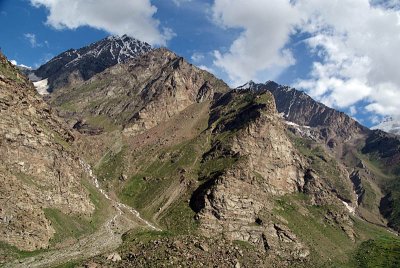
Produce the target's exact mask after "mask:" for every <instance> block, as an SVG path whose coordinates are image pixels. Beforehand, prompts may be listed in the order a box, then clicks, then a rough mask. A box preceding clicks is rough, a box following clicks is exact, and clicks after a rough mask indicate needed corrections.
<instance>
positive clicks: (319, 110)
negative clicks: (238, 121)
mask: <svg viewBox="0 0 400 268" xmlns="http://www.w3.org/2000/svg"><path fill="white" fill-rule="evenodd" d="M240 89H250V90H252V91H265V90H268V91H270V92H271V93H272V94H273V95H274V97H275V102H276V106H277V110H278V112H279V113H281V114H282V116H283V119H284V120H286V121H287V124H288V128H289V129H290V130H291V132H292V133H293V134H294V142H295V144H297V145H298V146H300V151H302V152H303V153H305V154H306V156H307V157H308V158H309V157H310V153H311V152H313V151H314V152H315V151H316V150H315V149H313V147H314V148H315V147H318V146H321V145H322V147H321V148H322V149H323V150H322V151H321V152H325V153H324V154H327V155H328V156H329V155H330V156H329V157H328V159H329V158H332V160H329V161H333V163H334V164H333V166H336V167H335V169H336V171H334V170H333V171H332V172H331V173H332V174H331V175H330V176H327V177H330V178H331V179H330V183H329V184H330V185H331V186H332V187H333V188H334V189H335V190H336V191H337V192H338V194H339V196H340V197H341V198H342V199H343V200H346V201H348V202H352V203H353V205H354V206H356V207H357V212H358V213H359V214H360V215H361V216H362V217H363V218H365V219H366V220H368V221H370V222H374V223H376V224H383V225H386V224H387V223H386V221H385V220H384V219H383V217H384V218H386V219H387V220H389V225H390V226H392V227H393V226H395V224H393V222H400V218H399V215H398V212H397V209H393V208H392V207H393V206H394V207H396V205H395V204H397V203H398V201H397V200H398V196H399V195H400V192H399V188H398V187H397V186H396V185H397V184H398V183H397V181H398V179H399V178H398V170H399V169H400V159H399V155H400V151H399V148H398V146H397V144H398V138H397V137H396V136H395V135H390V134H386V133H384V132H380V131H371V130H369V129H368V128H366V127H364V126H362V125H360V124H359V123H358V122H356V121H355V120H354V119H352V118H351V117H350V116H348V115H346V114H344V113H342V112H339V111H336V110H334V109H331V108H329V107H327V106H325V105H323V104H321V103H319V102H317V101H315V100H313V99H312V98H311V97H310V96H308V95H307V94H305V93H304V92H301V91H298V90H296V89H294V88H290V87H287V86H281V85H278V84H276V83H275V82H272V81H268V82H267V83H265V84H256V83H253V82H249V83H248V84H246V85H244V86H242V87H240ZM325 147H326V148H325ZM322 159H323V161H320V160H321V159H319V158H314V159H310V158H309V160H311V163H312V164H313V166H314V168H317V167H318V166H321V163H323V162H324V161H325V162H326V161H327V160H326V159H327V158H326V157H325V156H322ZM331 166H332V165H331ZM320 169H321V167H320ZM323 169H325V171H326V170H328V169H326V168H323ZM321 171H322V169H321ZM327 175H329V174H327ZM350 182H351V183H352V184H353V187H352V188H353V190H354V192H355V193H356V195H354V194H353V193H352V192H351V191H349V190H345V189H346V188H347V189H349V183H350ZM343 186H345V188H343ZM395 228H396V229H398V227H395Z"/></svg>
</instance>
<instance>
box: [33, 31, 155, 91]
mask: <svg viewBox="0 0 400 268" xmlns="http://www.w3.org/2000/svg"><path fill="white" fill-rule="evenodd" d="M150 50H151V47H150V45H149V44H147V43H144V42H141V41H139V40H136V39H134V38H131V37H129V36H126V35H124V36H122V37H119V36H110V37H107V38H105V39H103V40H100V41H98V42H95V43H93V44H90V45H88V46H86V47H83V48H80V49H70V50H68V51H65V52H64V53H61V54H60V55H58V56H56V57H54V58H53V59H51V60H50V61H49V62H47V63H46V64H44V65H42V66H40V68H39V69H37V70H35V71H34V72H33V74H34V75H32V74H31V78H33V79H34V80H35V81H37V80H46V79H47V83H48V86H49V88H48V90H49V91H50V92H51V91H55V90H56V89H58V88H60V87H62V86H65V85H69V84H74V83H75V82H78V81H86V80H88V79H89V78H91V77H92V76H93V75H95V74H97V73H100V72H102V71H104V70H105V69H107V68H109V67H111V66H114V65H115V64H117V63H122V62H127V61H129V60H131V59H134V58H136V57H138V56H140V55H142V54H143V53H146V52H148V51H150Z"/></svg>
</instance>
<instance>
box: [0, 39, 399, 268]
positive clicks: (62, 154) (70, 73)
mask: <svg viewBox="0 0 400 268" xmlns="http://www.w3.org/2000/svg"><path fill="white" fill-rule="evenodd" d="M0 67H1V69H0V71H1V72H0V86H1V92H0V109H1V117H0V133H1V137H2V139H1V143H0V148H1V155H0V160H1V162H0V179H1V180H2V181H1V185H2V186H1V197H0V198H1V199H0V202H1V210H0V228H1V229H0V232H1V234H2V236H0V241H1V242H0V262H1V264H2V265H5V266H6V267H57V266H59V265H67V266H68V267H70V266H72V267H202V266H205V267H235V268H238V267H371V266H368V264H373V265H375V267H382V265H383V264H384V265H387V266H389V267H397V266H396V265H397V264H398V259H399V255H398V251H399V249H400V240H399V238H398V232H399V231H400V212H399V211H400V210H399V208H400V187H399V185H400V184H399V170H400V140H399V137H398V136H396V135H394V134H389V133H386V132H383V131H380V130H370V129H368V128H367V127H364V126H362V125H361V124H360V123H358V122H356V121H355V120H354V119H352V118H351V117H350V116H348V115H346V114H345V113H342V112H339V111H336V110H334V109H331V108H329V107H327V106H325V105H323V104H321V103H319V102H317V101H315V100H313V99H312V98H311V97H310V96H308V95H307V94H306V93H304V92H301V91H298V90H296V89H294V88H291V87H288V86H282V85H279V84H277V83H275V82H272V81H268V82H266V83H260V84H257V83H254V82H249V83H247V84H245V85H243V86H241V87H238V88H235V89H231V88H229V86H228V85H227V84H226V83H225V82H223V81H222V80H220V79H218V78H216V77H214V76H213V75H212V74H210V73H208V72H207V71H204V70H201V69H199V68H198V67H196V66H194V65H192V64H190V63H189V62H187V61H186V60H185V59H184V58H182V57H180V56H179V55H177V54H175V53H174V52H172V51H170V50H168V49H166V48H155V49H151V48H150V46H148V45H147V44H145V43H142V42H140V41H137V40H134V39H132V38H129V37H127V36H123V37H109V38H106V39H104V40H101V41H99V42H97V43H94V44H92V45H89V46H88V47H85V48H82V49H78V50H70V51H66V52H64V53H62V54H61V55H60V56H58V57H56V58H54V59H53V60H51V61H49V62H48V63H46V64H44V65H43V66H42V67H40V68H39V69H38V70H36V71H35V75H36V76H40V77H41V79H48V82H49V85H50V88H49V89H50V90H49V91H50V94H49V95H48V96H46V97H45V98H43V97H42V96H40V95H39V94H38V93H37V92H36V91H35V89H34V86H33V84H32V83H31V82H30V81H29V80H28V78H27V77H26V76H25V75H24V74H22V73H20V72H19V71H18V70H17V69H16V68H15V67H13V66H12V65H11V64H10V63H9V62H8V61H7V60H6V59H5V58H4V57H3V56H2V57H1V66H0ZM30 77H31V78H32V77H33V76H32V75H30ZM380 265H381V266H380Z"/></svg>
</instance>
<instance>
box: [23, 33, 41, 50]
mask: <svg viewBox="0 0 400 268" xmlns="http://www.w3.org/2000/svg"><path fill="white" fill-rule="evenodd" d="M24 37H25V39H26V40H28V42H29V43H30V44H31V47H37V46H38V43H37V41H36V35H35V34H33V33H26V34H24Z"/></svg>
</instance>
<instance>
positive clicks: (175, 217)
mask: <svg viewBox="0 0 400 268" xmlns="http://www.w3.org/2000/svg"><path fill="white" fill-rule="evenodd" d="M185 197H186V200H185ZM189 198H190V196H184V197H182V198H180V199H179V200H178V201H177V202H175V203H174V204H173V205H172V206H171V207H169V208H168V209H167V210H166V211H165V212H164V213H162V214H161V220H160V223H161V224H162V225H163V226H165V227H166V228H167V230H169V231H170V232H172V233H175V234H191V233H193V232H195V231H196V229H197V227H198V222H197V221H195V219H194V217H195V215H196V213H195V212H194V211H193V210H192V209H191V208H190V207H189V204H188V202H187V199H189ZM185 201H186V202H185Z"/></svg>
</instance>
